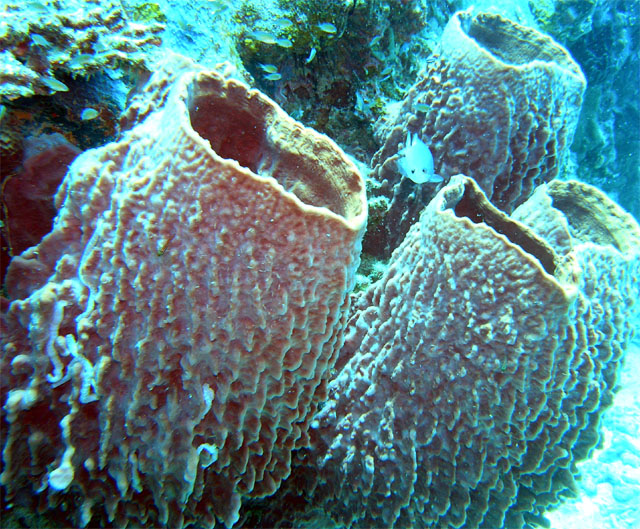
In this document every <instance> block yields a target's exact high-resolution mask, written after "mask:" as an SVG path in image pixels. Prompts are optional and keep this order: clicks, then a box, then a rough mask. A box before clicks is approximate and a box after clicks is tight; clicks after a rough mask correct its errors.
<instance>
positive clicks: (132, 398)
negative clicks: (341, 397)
mask: <svg viewBox="0 0 640 529" xmlns="http://www.w3.org/2000/svg"><path fill="white" fill-rule="evenodd" d="M159 75H164V74H163V73H161V74H159ZM154 82H155V83H156V84H157V85H158V84H159V85H161V86H164V87H165V90H164V91H158V92H155V94H156V95H158V96H161V97H162V98H163V99H161V100H159V101H156V102H155V104H153V105H150V106H151V107H153V109H154V110H153V111H150V112H148V114H147V115H146V117H145V119H143V120H140V122H139V123H138V124H137V125H136V126H135V127H134V128H132V129H131V130H130V131H128V132H126V133H125V134H124V135H123V137H122V139H121V140H120V141H118V142H116V143H111V144H108V145H106V146H105V147H102V148H99V149H95V150H92V151H88V152H87V153H85V154H83V155H81V156H80V157H79V158H78V159H77V160H76V161H75V162H74V164H73V165H72V167H71V169H70V171H69V173H68V174H67V176H66V177H65V180H64V182H63V185H62V187H61V189H60V191H59V193H58V196H57V205H58V207H59V208H60V210H59V215H58V217H57V218H56V221H55V225H54V229H53V231H52V232H51V233H50V234H49V235H47V236H46V237H45V238H44V240H43V241H42V242H41V244H39V245H38V246H37V247H34V248H32V249H30V250H28V251H26V252H25V253H24V254H23V255H22V256H21V257H16V258H15V259H14V261H13V262H12V264H11V268H10V270H9V277H8V279H7V284H8V285H9V286H10V292H9V294H10V296H11V299H12V301H11V304H10V306H9V308H8V310H7V312H6V314H5V316H4V321H3V349H4V353H3V356H2V400H3V402H4V403H5V405H4V408H3V412H2V420H3V421H4V422H5V424H4V426H3V428H2V445H3V461H4V471H3V473H2V475H1V478H0V479H1V481H2V484H3V485H4V486H5V487H6V490H7V499H8V500H9V501H12V502H13V504H14V508H16V507H18V506H19V505H21V503H20V502H23V503H24V505H22V506H23V507H24V508H26V509H31V512H35V511H36V510H37V509H36V505H39V508H40V509H42V510H45V511H46V510H50V511H51V512H50V513H49V520H59V521H60V524H61V525H75V526H86V525H88V524H89V525H92V526H98V525H101V526H107V525H117V526H125V525H126V524H132V523H133V524H134V525H137V524H143V525H154V526H158V525H162V526H168V527H182V526H184V525H185V524H188V523H190V522H193V521H197V523H198V526H199V527H202V526H208V527H213V526H214V525H215V524H216V518H218V519H220V520H222V521H223V522H224V523H225V524H226V525H227V526H229V527H231V526H232V525H233V524H234V523H235V522H236V520H237V518H238V511H239V509H240V505H241V500H242V498H243V497H249V496H258V497H259V496H263V495H267V494H270V493H273V492H274V490H275V489H276V488H277V487H278V485H279V483H280V482H281V481H282V480H283V479H284V478H286V477H287V475H288V474H289V471H290V459H291V451H292V450H293V449H294V448H297V447H302V446H305V445H306V444H307V442H308V434H307V430H308V423H309V420H310V418H311V417H312V416H313V414H314V412H315V411H316V408H317V405H318V402H319V401H321V400H324V399H325V398H326V383H327V378H328V374H329V371H330V368H331V367H332V366H333V363H334V362H335V358H336V355H337V348H338V347H339V346H340V345H341V344H342V336H343V329H344V324H345V319H346V315H347V310H348V306H349V296H348V294H349V291H350V290H351V288H352V287H353V284H354V276H355V270H356V268H357V266H358V262H359V252H360V244H361V242H360V241H361V238H362V234H363V230H364V226H365V222H366V198H365V192H364V185H363V181H362V178H361V176H360V174H359V173H358V172H357V170H356V169H355V167H354V166H353V165H352V164H351V162H349V161H348V160H347V158H346V157H345V155H344V154H343V153H342V151H340V149H339V148H338V147H337V146H336V145H335V144H334V143H333V142H332V141H331V140H329V139H328V138H327V137H325V136H323V135H320V134H318V133H316V132H314V131H312V130H310V129H308V128H305V127H303V126H302V125H300V124H299V123H297V122H295V121H293V120H292V119H291V118H289V117H288V116H287V115H286V114H284V112H283V111H282V110H280V109H279V108H278V107H277V106H276V105H275V104H274V103H273V102H272V101H271V100H269V99H268V98H266V97H265V96H263V95H262V94H260V93H259V92H257V91H253V90H249V89H248V88H247V87H246V86H245V85H243V84H241V83H239V82H237V81H234V80H226V79H224V78H222V77H221V76H219V75H218V74H216V73H213V72H202V71H201V72H197V73H194V72H187V73H183V74H181V75H179V76H178V77H177V80H176V81H175V82H174V83H173V84H172V85H168V84H167V83H166V82H164V83H163V82H162V81H158V80H156V81H154ZM5 331H6V332H5ZM25 490H30V491H31V492H32V493H33V500H27V499H26V498H25V496H24V495H23V494H22V492H23V491H25ZM30 502H33V503H30Z"/></svg>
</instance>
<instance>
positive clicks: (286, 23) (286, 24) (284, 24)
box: [274, 18, 293, 29]
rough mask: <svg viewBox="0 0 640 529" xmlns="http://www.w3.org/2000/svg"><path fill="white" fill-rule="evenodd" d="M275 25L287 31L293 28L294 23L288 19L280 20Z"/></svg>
mask: <svg viewBox="0 0 640 529" xmlns="http://www.w3.org/2000/svg"><path fill="white" fill-rule="evenodd" d="M274 24H275V26H276V27H278V28H280V29H287V28H290V27H291V26H293V22H291V20H289V19H288V18H279V19H278V20H276V21H275V22H274Z"/></svg>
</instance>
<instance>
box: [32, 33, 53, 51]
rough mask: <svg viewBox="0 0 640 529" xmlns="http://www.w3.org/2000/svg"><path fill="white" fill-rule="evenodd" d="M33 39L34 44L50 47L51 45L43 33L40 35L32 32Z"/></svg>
mask: <svg viewBox="0 0 640 529" xmlns="http://www.w3.org/2000/svg"><path fill="white" fill-rule="evenodd" d="M31 40H32V41H33V43H34V44H37V45H38V46H42V47H43V48H48V47H49V46H51V43H50V42H49V41H48V40H47V39H45V38H44V37H43V36H42V35H38V34H37V33H32V34H31Z"/></svg>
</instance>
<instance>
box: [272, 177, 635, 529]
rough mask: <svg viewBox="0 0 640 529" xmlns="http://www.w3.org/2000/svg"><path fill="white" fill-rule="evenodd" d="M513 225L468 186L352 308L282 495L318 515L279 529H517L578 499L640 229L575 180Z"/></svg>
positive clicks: (455, 192) (623, 333)
mask: <svg viewBox="0 0 640 529" xmlns="http://www.w3.org/2000/svg"><path fill="white" fill-rule="evenodd" d="M582 197H587V198H586V199H584V200H586V201H585V202H584V203H582V202H581V200H583V198H582ZM545 204H546V206H544V205H545ZM525 206H527V207H525ZM587 206H588V207H587ZM529 213H530V214H531V215H530V216H529V215H528V214H529ZM534 213H535V214H534ZM514 217H516V218H519V219H520V220H516V219H515V218H510V217H508V216H507V215H506V214H504V213H503V212H500V211H499V210H497V209H496V208H495V207H494V206H492V205H491V204H490V203H489V201H488V200H487V198H486V197H485V195H484V194H483V193H482V191H480V189H479V188H478V187H477V184H475V182H474V181H473V180H471V179H468V178H466V177H463V176H455V177H453V178H452V179H451V182H450V183H449V184H448V185H447V186H445V187H444V188H443V189H442V190H441V191H440V192H439V193H438V194H437V195H436V197H435V198H434V199H433V201H432V202H431V203H430V204H429V206H428V207H427V208H426V209H425V211H424V212H423V213H422V215H421V218H420V221H419V222H418V223H416V224H415V225H414V226H413V227H412V228H411V230H410V231H409V233H408V235H407V237H406V238H405V240H404V242H403V243H402V244H401V246H400V247H399V248H398V249H397V250H396V251H395V253H394V254H393V257H392V259H391V262H390V266H389V268H388V270H387V272H386V273H385V275H384V276H383V278H382V279H381V280H380V281H379V282H378V283H377V284H375V285H373V286H372V287H371V288H370V289H369V290H368V291H367V292H366V293H365V294H364V295H363V296H361V298H360V299H359V301H357V302H356V304H355V305H354V309H355V311H354V315H353V316H352V317H351V318H350V321H349V324H348V331H347V340H346V343H345V346H344V348H343V350H342V351H341V354H340V357H339V359H338V362H337V364H336V368H337V369H339V373H338V375H337V376H336V378H335V379H334V380H333V381H332V382H331V383H330V385H329V395H330V399H329V401H328V403H327V404H326V405H325V406H324V407H323V408H322V409H321V410H320V412H319V413H318V414H317V416H316V419H315V420H314V422H313V423H312V427H313V430H312V434H311V436H312V449H311V450H310V451H306V450H303V451H302V453H301V454H299V455H298V457H297V461H298V465H297V467H296V469H295V471H294V473H293V476H292V478H293V482H292V485H291V486H290V487H289V488H288V490H289V491H290V494H289V495H288V493H287V491H283V492H282V494H283V499H282V500H281V501H280V505H281V506H282V505H286V506H288V505H297V506H298V508H299V506H300V505H301V504H302V502H298V503H295V502H294V501H293V497H294V496H295V495H296V491H298V492H297V494H299V490H301V489H302V490H307V491H308V496H307V498H306V500H307V503H306V504H308V505H313V506H314V507H315V508H312V509H309V510H307V509H305V508H303V509H301V510H299V511H298V512H293V513H292V512H286V511H285V512H279V513H276V512H275V511H272V513H271V514H269V515H265V518H266V519H268V520H269V522H271V523H272V524H273V525H277V524H279V523H281V522H283V521H284V522H283V523H282V525H284V526H287V525H289V524H290V523H291V522H292V520H293V525H294V526H301V524H303V523H307V522H309V523H311V525H310V526H314V525H313V524H315V526H322V527H360V528H366V527H416V528H430V529H436V528H442V527H459V528H462V527H464V528H465V529H473V528H483V529H495V528H497V527H508V528H509V529H518V528H528V527H532V526H533V524H534V523H535V522H540V521H541V517H542V516H543V515H544V511H545V509H547V508H548V507H549V506H551V505H553V504H554V503H557V501H558V499H559V497H560V496H561V495H564V494H568V493H570V491H571V489H572V487H573V484H574V478H575V475H576V467H575V463H576V461H578V460H580V459H582V458H585V457H586V456H587V455H588V454H589V452H590V450H591V449H592V448H593V447H594V446H595V444H596V443H597V442H598V439H599V432H598V422H599V416H600V414H601V413H602V411H603V410H604V409H606V407H607V406H609V404H610V403H611V400H612V396H613V391H614V389H615V382H616V373H617V370H618V368H619V366H620V364H621V362H622V358H623V352H624V349H625V347H626V346H627V344H628V342H629V340H630V338H631V334H632V327H631V322H632V321H633V318H635V317H637V315H638V312H639V310H640V304H638V302H637V300H638V299H639V298H640V283H639V280H638V277H639V274H640V228H639V227H638V225H637V224H636V223H635V222H634V221H633V219H632V218H631V217H630V216H629V215H627V214H625V213H624V212H622V211H621V210H620V209H619V208H617V206H615V205H614V204H613V203H612V202H611V201H610V200H609V199H608V198H607V197H606V196H604V195H603V194H602V193H599V192H598V191H596V190H594V189H593V188H592V187H590V186H588V185H585V184H578V183H576V182H553V183H552V184H549V185H546V186H542V187H541V188H540V190H539V191H538V192H537V194H536V195H534V197H532V198H531V199H530V202H527V203H525V205H524V206H523V209H522V210H518V211H516V214H514ZM528 220H529V221H531V223H530V225H528V224H527V221H528ZM536 232H537V234H536ZM290 479H291V478H290ZM285 487H287V484H285ZM273 503H275V502H273Z"/></svg>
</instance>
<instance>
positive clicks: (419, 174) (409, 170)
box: [397, 133, 443, 184]
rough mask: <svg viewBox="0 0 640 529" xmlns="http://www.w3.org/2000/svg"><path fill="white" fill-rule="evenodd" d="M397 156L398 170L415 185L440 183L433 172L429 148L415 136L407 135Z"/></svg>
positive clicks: (439, 178)
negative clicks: (398, 156) (398, 157)
mask: <svg viewBox="0 0 640 529" xmlns="http://www.w3.org/2000/svg"><path fill="white" fill-rule="evenodd" d="M398 154H399V155H400V159H399V160H398V162H397V163H398V169H399V171H400V173H402V175H403V176H406V177H407V178H408V179H409V180H411V181H413V182H415V183H416V184H423V183H425V182H431V183H437V182H442V180H443V178H442V177H441V176H438V175H437V174H435V173H434V172H433V156H432V155H431V151H430V150H429V147H427V145H426V144H425V143H424V142H423V141H422V140H421V139H420V138H418V135H417V134H411V133H409V134H408V135H407V141H406V143H405V146H404V148H403V149H402V150H400V151H399V152H398Z"/></svg>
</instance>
